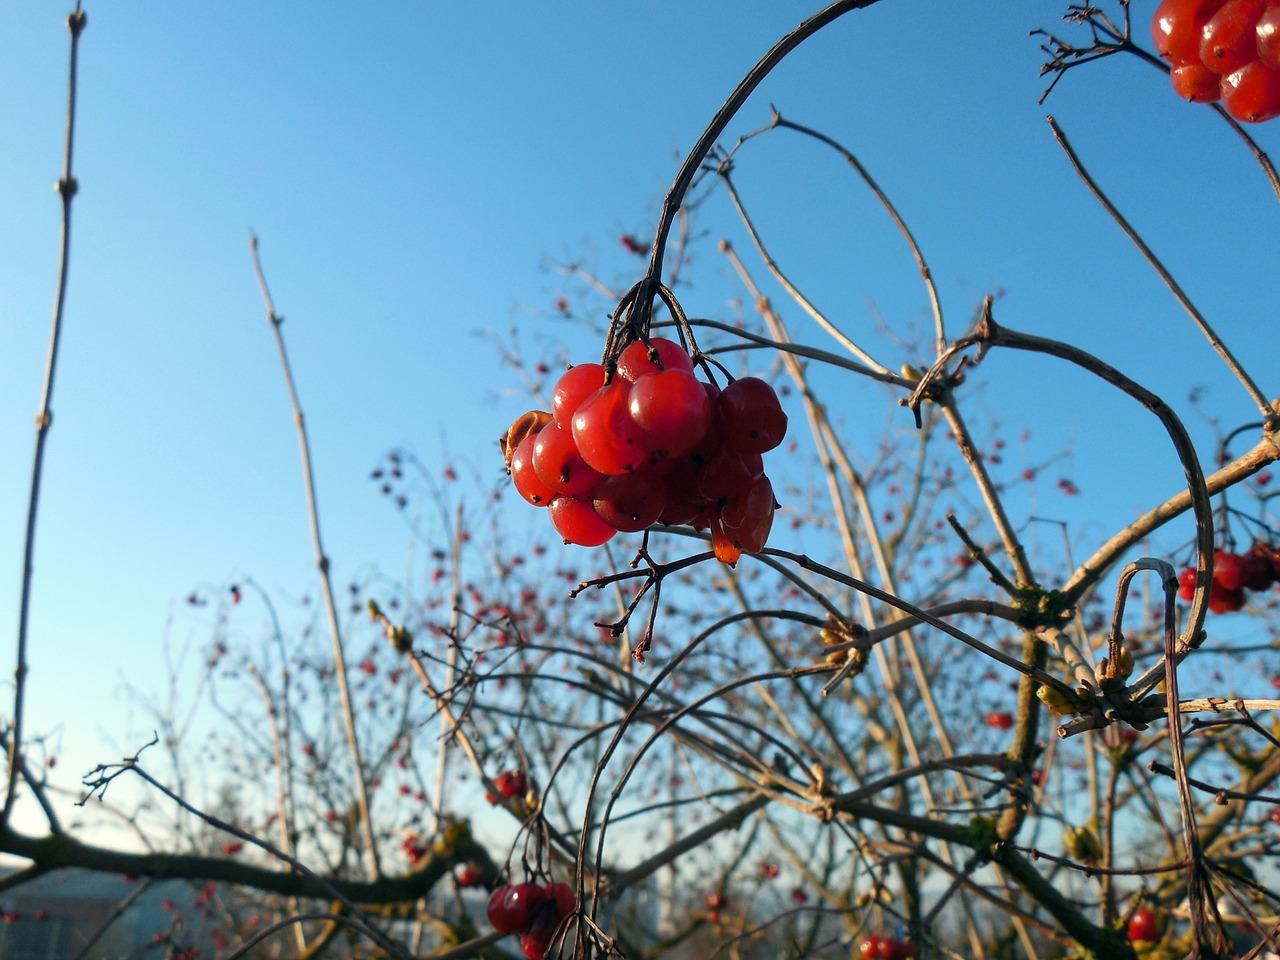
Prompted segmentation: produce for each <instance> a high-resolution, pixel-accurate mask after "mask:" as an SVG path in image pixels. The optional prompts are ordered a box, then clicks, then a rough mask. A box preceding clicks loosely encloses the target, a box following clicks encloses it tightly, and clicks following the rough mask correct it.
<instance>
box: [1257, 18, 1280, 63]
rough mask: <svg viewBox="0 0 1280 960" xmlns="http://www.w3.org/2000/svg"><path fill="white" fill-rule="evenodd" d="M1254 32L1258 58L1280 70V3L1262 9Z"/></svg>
mask: <svg viewBox="0 0 1280 960" xmlns="http://www.w3.org/2000/svg"><path fill="white" fill-rule="evenodd" d="M1254 33H1255V35H1256V39H1257V41H1258V59H1260V60H1261V61H1262V62H1263V63H1265V64H1266V65H1267V66H1268V67H1270V68H1271V69H1272V70H1280V3H1273V4H1271V6H1269V7H1267V9H1266V10H1264V11H1262V16H1260V17H1259V18H1258V22H1257V24H1256V25H1255V28H1254Z"/></svg>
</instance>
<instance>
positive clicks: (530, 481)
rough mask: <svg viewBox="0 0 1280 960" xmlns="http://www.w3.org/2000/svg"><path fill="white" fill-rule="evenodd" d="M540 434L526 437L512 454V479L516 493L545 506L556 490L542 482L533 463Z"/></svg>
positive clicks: (535, 504) (536, 505)
mask: <svg viewBox="0 0 1280 960" xmlns="http://www.w3.org/2000/svg"><path fill="white" fill-rule="evenodd" d="M537 438H538V435H537V434H534V435H532V436H528V437H525V438H524V439H523V440H521V441H520V444H519V446H517V447H516V452H515V453H514V454H512V455H511V481H512V483H513V484H514V485H515V488H516V493H518V494H520V496H522V497H524V498H525V500H527V501H529V503H531V504H533V505H534V506H535V507H545V506H546V505H547V504H549V503H550V502H551V500H552V499H553V498H554V497H555V495H556V494H555V491H554V490H552V489H551V488H550V487H548V486H547V485H546V484H545V483H543V482H542V479H541V478H540V477H539V476H538V473H537V471H536V470H535V469H534V465H533V455H534V443H535V442H536V441H537Z"/></svg>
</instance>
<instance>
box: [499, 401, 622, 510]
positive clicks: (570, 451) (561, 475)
mask: <svg viewBox="0 0 1280 960" xmlns="http://www.w3.org/2000/svg"><path fill="white" fill-rule="evenodd" d="M516 453H517V455H519V450H517V451H516ZM512 462H513V463H514V458H513V460H512ZM533 470H534V473H536V474H537V475H538V479H539V480H541V481H542V482H543V484H544V485H545V486H547V487H548V488H549V489H551V490H552V491H554V492H555V493H563V494H566V495H567V496H570V497H585V496H587V495H588V494H590V493H591V491H592V490H594V489H595V488H596V484H598V483H599V482H600V480H601V477H602V476H603V474H601V473H600V472H599V471H598V470H593V469H591V468H590V467H589V466H587V462H586V461H585V460H583V459H582V454H580V453H579V452H578V445H577V444H576V443H574V442H573V434H572V433H571V432H570V430H569V429H567V428H565V427H561V426H560V425H559V424H558V423H556V422H554V421H552V422H551V423H548V424H547V425H546V426H545V427H543V428H542V429H541V430H540V431H539V432H538V435H537V436H536V437H535V438H534V441H533ZM548 502H550V501H549V500H548Z"/></svg>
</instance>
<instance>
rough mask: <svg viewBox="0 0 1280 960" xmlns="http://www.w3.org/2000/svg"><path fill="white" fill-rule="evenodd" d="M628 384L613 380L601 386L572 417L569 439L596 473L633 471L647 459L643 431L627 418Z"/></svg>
mask: <svg viewBox="0 0 1280 960" xmlns="http://www.w3.org/2000/svg"><path fill="white" fill-rule="evenodd" d="M630 401H631V384H630V383H628V382H627V381H626V380H622V379H615V380H614V381H613V382H612V383H610V384H608V385H606V386H603V387H601V388H600V389H599V390H597V391H596V392H595V393H593V394H592V395H591V396H590V397H588V398H587V399H586V400H585V401H583V403H582V406H580V407H579V408H578V412H577V413H576V414H574V417H573V440H574V443H576V444H577V445H578V452H579V453H581V454H582V459H583V460H585V461H586V462H587V464H588V466H590V467H592V468H593V469H595V470H598V471H599V472H600V473H604V474H618V473H626V472H628V471H629V470H634V469H635V468H636V467H638V466H640V464H642V463H644V462H645V460H646V459H647V458H648V455H649V450H648V447H647V445H646V444H645V442H644V433H643V432H642V431H641V429H640V427H639V426H638V425H637V424H636V422H635V421H634V420H632V419H631V409H630Z"/></svg>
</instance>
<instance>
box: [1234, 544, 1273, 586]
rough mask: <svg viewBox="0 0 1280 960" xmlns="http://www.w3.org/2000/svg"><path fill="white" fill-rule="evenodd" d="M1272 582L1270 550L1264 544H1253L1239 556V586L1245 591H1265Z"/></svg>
mask: <svg viewBox="0 0 1280 960" xmlns="http://www.w3.org/2000/svg"><path fill="white" fill-rule="evenodd" d="M1274 582H1275V571H1274V570H1272V569H1271V549H1270V547H1268V546H1267V545H1266V544H1265V543H1255V544H1254V545H1253V546H1252V547H1250V548H1249V551H1248V552H1247V553H1244V554H1241V556H1240V585H1241V586H1242V587H1244V589H1246V590H1266V589H1267V588H1268V587H1269V586H1271V584H1272V583H1274Z"/></svg>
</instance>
